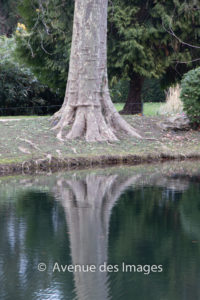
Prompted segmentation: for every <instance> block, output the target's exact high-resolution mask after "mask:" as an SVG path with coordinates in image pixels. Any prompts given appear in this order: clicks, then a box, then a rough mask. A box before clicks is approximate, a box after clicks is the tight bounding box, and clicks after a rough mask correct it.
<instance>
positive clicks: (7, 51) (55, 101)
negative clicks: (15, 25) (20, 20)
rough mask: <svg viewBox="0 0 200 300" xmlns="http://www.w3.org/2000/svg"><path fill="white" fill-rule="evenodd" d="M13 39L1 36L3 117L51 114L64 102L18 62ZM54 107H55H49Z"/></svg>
mask: <svg viewBox="0 0 200 300" xmlns="http://www.w3.org/2000/svg"><path fill="white" fill-rule="evenodd" d="M14 50H15V41H14V39H13V38H6V37H0V115H22V114H23V115H27V114H39V115H40V114H49V113H53V112H54V111H57V110H58V107H55V106H53V105H60V104H61V103H62V99H61V98H60V97H59V96H58V95H57V94H56V93H52V92H51V90H50V89H49V88H48V87H47V86H46V85H43V84H41V83H40V82H39V81H38V80H37V78H36V77H35V76H34V75H33V73H32V72H31V71H30V69H28V68H24V67H23V66H21V65H19V63H17V62H16V59H15V56H14ZM48 106H53V107H50V108H49V107H48Z"/></svg>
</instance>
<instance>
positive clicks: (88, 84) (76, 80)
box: [53, 0, 140, 141]
mask: <svg viewBox="0 0 200 300" xmlns="http://www.w3.org/2000/svg"><path fill="white" fill-rule="evenodd" d="M107 5H108V0H84V1H83V0H76V1H75V12H74V23H73V37H72V48H71V56H70V65H69V74H68V81H67V87H66V94H65V99H64V103H63V106H62V108H61V109H60V110H59V111H58V112H57V113H56V114H55V115H54V116H53V122H54V124H56V126H55V127H54V129H59V132H58V135H57V137H58V138H59V139H63V129H65V128H66V127H67V126H68V125H72V127H71V129H70V131H69V132H68V133H67V135H66V138H68V139H74V138H78V137H84V138H85V139H86V141H116V140H117V136H116V133H117V132H119V131H123V132H125V133H126V134H129V135H132V136H135V137H140V135H139V134H138V133H136V131H135V130H134V129H133V128H132V127H131V126H130V125H129V124H128V123H126V122H125V120H123V119H122V117H121V116H120V115H119V114H118V112H117V111H116V109H115V108H114V105H113V103H112V101H111V99H110V94H109V89H108V76H107V41H106V40H107Z"/></svg>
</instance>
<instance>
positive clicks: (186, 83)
mask: <svg viewBox="0 0 200 300" xmlns="http://www.w3.org/2000/svg"><path fill="white" fill-rule="evenodd" d="M199 83H200V67H198V68H196V69H194V70H191V71H189V72H188V73H187V74H186V75H185V76H184V77H183V79H182V82H181V100H182V102H183V109H184V111H185V112H186V114H187V116H188V118H189V119H190V121H191V123H192V124H193V125H194V126H199V125H200V84H199Z"/></svg>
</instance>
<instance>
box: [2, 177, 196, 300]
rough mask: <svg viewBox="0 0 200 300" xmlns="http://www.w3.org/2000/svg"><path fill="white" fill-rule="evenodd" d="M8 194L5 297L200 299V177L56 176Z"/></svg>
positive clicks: (7, 188) (5, 188) (13, 185)
mask: <svg viewBox="0 0 200 300" xmlns="http://www.w3.org/2000/svg"><path fill="white" fill-rule="evenodd" d="M0 193H1V194H0V195H1V199H0V299H1V300H32V299H40V300H45V299H48V300H49V299H56V300H57V299H59V300H61V299H70V300H71V299H79V300H104V299H105V300H106V299H114V300H121V299H126V300H132V299H136V300H137V299H138V300H143V299H144V300H145V299H148V300H150V299H152V300H157V299H158V300H168V299H169V300H179V299H180V300H185V299H188V300H193V299H194V300H195V299H200V284H199V283H200V176H199V177H198V176H197V175H195V176H190V177H185V176H182V177H179V176H176V177H174V178H168V177H166V176H165V177H163V178H162V177H161V176H160V175H159V174H157V175H155V174H148V176H146V175H145V176H144V175H141V174H136V173H134V174H132V173H131V172H129V173H128V174H127V173H126V174H125V175H124V174H121V173H118V172H117V171H113V172H112V173H105V174H104V173H103V172H101V173H100V174H98V172H96V173H95V172H93V173H88V174H82V175H81V176H80V175H74V174H71V175H70V176H68V175H67V176H65V175H64V174H57V175H52V176H48V178H47V177H46V178H45V177H44V176H40V177H33V178H21V179H17V178H16V179H10V180H9V179H7V180H6V182H4V181H2V183H1V185H0ZM39 263H45V264H46V270H45V271H39V270H38V264H39ZM123 263H124V264H126V265H128V264H129V265H134V266H132V270H130V269H129V270H128V272H125V271H124V270H123V269H122V265H123ZM66 265H67V266H69V265H73V266H75V265H79V266H81V267H82V272H80V269H79V270H78V271H79V272H78V271H76V272H71V271H70V270H68V269H67V266H66ZM91 265H94V269H95V268H96V269H95V270H94V269H93V271H94V272H87V268H88V267H91ZM102 265H103V266H102ZM105 265H106V268H104V266H105ZM40 266H41V265H40ZM152 266H153V267H152ZM158 266H159V267H158ZM42 267H43V268H44V265H42ZM62 267H63V270H62ZM84 268H85V269H84ZM99 268H101V272H100V271H99ZM150 268H151V269H150ZM83 269H84V270H83ZM152 270H153V271H152ZM161 271H162V272H161Z"/></svg>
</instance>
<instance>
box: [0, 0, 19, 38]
mask: <svg viewBox="0 0 200 300" xmlns="http://www.w3.org/2000/svg"><path fill="white" fill-rule="evenodd" d="M17 3H18V1H14V0H0V35H6V36H10V35H11V34H12V33H13V30H14V28H15V27H16V23H17V20H18V19H19V16H18V15H17V9H16V8H17Z"/></svg>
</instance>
